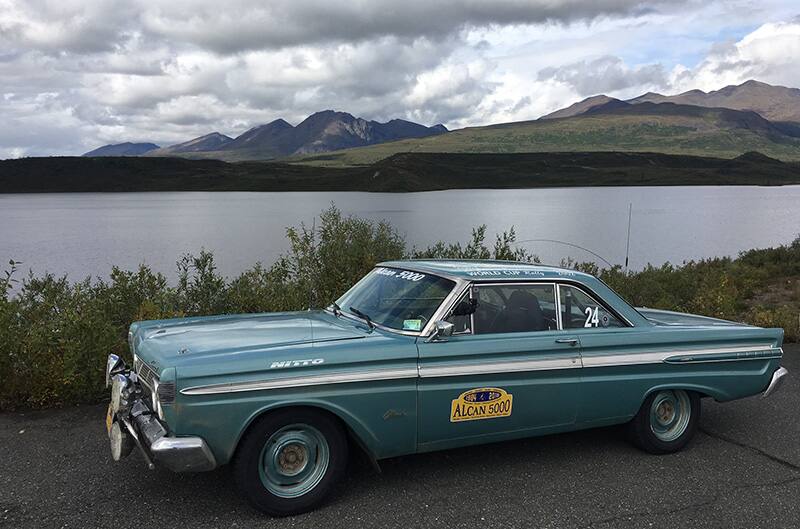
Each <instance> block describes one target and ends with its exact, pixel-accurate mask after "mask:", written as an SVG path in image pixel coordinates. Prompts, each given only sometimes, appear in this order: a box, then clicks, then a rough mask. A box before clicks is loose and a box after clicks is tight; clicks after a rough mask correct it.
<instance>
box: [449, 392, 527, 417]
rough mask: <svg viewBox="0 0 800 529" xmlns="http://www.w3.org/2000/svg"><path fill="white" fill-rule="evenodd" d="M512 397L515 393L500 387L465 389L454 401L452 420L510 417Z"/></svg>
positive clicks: (451, 411)
mask: <svg viewBox="0 0 800 529" xmlns="http://www.w3.org/2000/svg"><path fill="white" fill-rule="evenodd" d="M512 397H513V395H511V394H510V393H507V392H506V390H504V389H500V388H478V389H471V390H469V391H465V392H464V393H462V394H461V395H459V396H458V398H457V399H455V400H453V402H452V405H451V407H450V422H461V421H477V420H478V419H495V418H497V417H509V416H510V415H511V399H512Z"/></svg>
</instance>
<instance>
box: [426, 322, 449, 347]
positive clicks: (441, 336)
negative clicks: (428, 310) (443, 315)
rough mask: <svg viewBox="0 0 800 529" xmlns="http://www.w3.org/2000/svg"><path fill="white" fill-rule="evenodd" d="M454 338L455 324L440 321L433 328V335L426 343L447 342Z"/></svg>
mask: <svg viewBox="0 0 800 529" xmlns="http://www.w3.org/2000/svg"><path fill="white" fill-rule="evenodd" d="M451 336H453V324H452V323H450V322H449V321H444V320H439V321H437V322H436V325H435V327H434V328H433V334H431V337H430V338H428V339H427V340H426V341H428V342H436V341H441V342H446V341H447V339H448V338H450V337H451Z"/></svg>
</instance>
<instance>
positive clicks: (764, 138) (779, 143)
mask: <svg viewBox="0 0 800 529" xmlns="http://www.w3.org/2000/svg"><path fill="white" fill-rule="evenodd" d="M600 151H614V152H653V153H665V154H681V155H693V156H715V157H719V158H735V157H737V156H739V155H741V154H743V153H746V152H751V151H757V152H761V153H763V154H765V155H767V156H771V157H773V158H776V159H780V160H787V161H792V160H800V90H798V89H795V88H786V87H781V86H772V85H769V84H766V83H761V82H758V81H747V82H745V83H743V84H741V85H736V86H728V87H725V88H722V89H720V90H716V91H713V92H702V91H700V90H691V91H689V92H685V93H682V94H678V95H675V96H665V95H661V94H655V93H647V94H643V95H641V96H639V97H635V98H633V99H629V100H627V101H623V100H620V99H616V98H613V97H609V96H607V95H596V96H592V97H589V98H587V99H584V100H582V101H579V102H577V103H574V104H572V105H570V106H568V107H566V108H563V109H560V110H557V111H555V112H553V113H551V114H548V115H546V116H543V117H541V118H539V119H536V120H532V121H519V122H513V123H502V124H497V125H488V126H483V127H469V128H465V129H459V130H454V131H451V132H449V133H447V134H442V135H440V136H435V137H431V138H422V139H406V140H402V141H395V142H391V143H385V144H381V145H373V146H369V147H363V148H356V149H347V150H342V151H334V152H329V153H326V154H325V155H322V156H305V157H299V158H297V157H296V158H294V159H293V160H292V161H293V162H294V163H304V164H309V165H317V166H331V167H336V166H359V165H366V164H372V163H375V162H377V161H379V160H383V159H386V158H388V157H390V156H393V155H395V154H398V153H404V152H417V153H541V152H600Z"/></svg>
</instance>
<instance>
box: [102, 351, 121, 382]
mask: <svg viewBox="0 0 800 529" xmlns="http://www.w3.org/2000/svg"><path fill="white" fill-rule="evenodd" d="M124 368H125V362H123V361H122V358H120V357H118V356H117V355H115V354H110V355H108V360H106V387H108V386H110V385H111V377H112V376H114V375H115V374H116V373H117V372H118V371H121V370H122V369H124Z"/></svg>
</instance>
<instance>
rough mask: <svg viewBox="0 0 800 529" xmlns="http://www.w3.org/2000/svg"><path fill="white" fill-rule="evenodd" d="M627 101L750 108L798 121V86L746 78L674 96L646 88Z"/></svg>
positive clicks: (770, 117) (774, 118)
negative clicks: (734, 83)
mask: <svg viewBox="0 0 800 529" xmlns="http://www.w3.org/2000/svg"><path fill="white" fill-rule="evenodd" d="M628 102H630V103H634V104H636V103H644V102H650V103H680V104H684V105H695V106H701V107H722V108H731V109H734V110H752V111H753V112H758V113H759V114H760V115H761V116H762V117H765V118H767V119H768V120H770V121H792V122H796V123H800V90H798V89H797V88H787V87H785V86H773V85H770V84H767V83H762V82H760V81H755V80H750V81H746V82H744V83H742V84H740V85H730V86H726V87H725V88H720V89H719V90H714V91H712V92H703V91H702V90H689V91H688V92H683V93H682V94H678V95H674V96H665V95H662V94H656V93H654V92H648V93H646V94H643V95H641V96H639V97H635V98H633V99H629V100H628Z"/></svg>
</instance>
